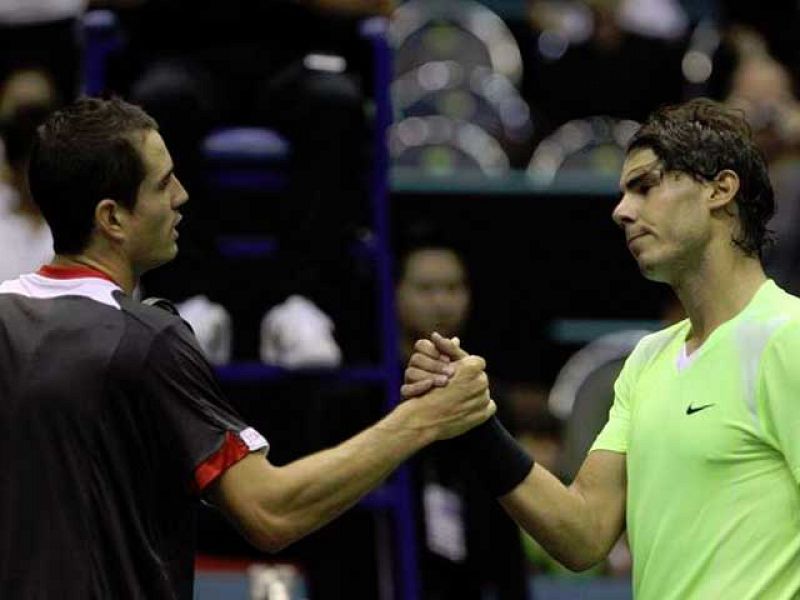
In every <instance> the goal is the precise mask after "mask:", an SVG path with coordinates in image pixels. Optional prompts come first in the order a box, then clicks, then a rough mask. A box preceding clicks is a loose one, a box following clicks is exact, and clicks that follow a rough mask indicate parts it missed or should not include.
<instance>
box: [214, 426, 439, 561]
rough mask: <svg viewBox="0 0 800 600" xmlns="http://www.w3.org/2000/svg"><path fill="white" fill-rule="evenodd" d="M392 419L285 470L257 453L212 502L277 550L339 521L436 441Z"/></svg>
mask: <svg viewBox="0 0 800 600" xmlns="http://www.w3.org/2000/svg"><path fill="white" fill-rule="evenodd" d="M391 417H392V416H391V415H390V416H389V417H387V419H384V421H382V422H380V423H379V424H378V425H376V426H374V427H371V428H370V429H367V430H365V431H363V432H361V433H359V434H358V435H356V436H355V437H353V438H351V439H349V440H347V441H346V442H344V443H342V444H340V445H339V446H336V447H334V448H331V449H328V450H323V451H321V452H318V453H315V454H312V455H309V456H307V457H304V458H302V459H299V460H297V461H294V462H292V463H289V464H288V465H285V466H282V467H276V466H274V465H272V464H270V463H269V462H268V461H267V460H266V459H265V458H264V457H263V456H262V455H260V454H251V455H249V456H247V457H245V458H244V459H243V460H241V461H240V462H238V463H237V464H235V465H234V466H233V467H231V468H230V469H228V470H227V471H226V472H225V473H224V474H223V475H222V476H221V477H220V480H219V482H218V483H217V484H216V486H215V489H214V490H212V495H211V498H212V500H213V501H214V503H215V504H216V505H217V506H218V507H219V508H220V509H221V510H222V511H223V512H224V513H225V514H226V515H227V516H228V518H229V519H230V520H231V521H233V523H234V524H235V525H236V526H237V528H238V529H239V530H240V531H241V532H242V534H243V535H244V536H245V537H247V539H248V540H249V541H250V542H251V543H252V544H253V545H254V546H256V547H258V548H260V549H262V550H265V551H267V552H277V551H278V550H280V549H281V548H284V547H285V546H287V545H289V544H291V543H292V542H294V541H296V540H297V539H299V538H301V537H303V536H304V535H306V534H307V533H310V532H311V531H313V530H314V529H317V528H318V527H321V526H322V525H324V524H325V523H327V522H329V521H331V520H332V519H334V518H336V517H337V516H338V515H340V514H341V513H342V512H344V511H345V510H347V509H348V508H349V507H350V506H352V505H353V504H354V503H355V502H356V501H358V499H359V498H361V497H362V496H363V495H364V494H366V493H367V492H368V491H370V490H371V489H373V488H374V487H376V486H377V485H378V484H380V482H381V481H383V480H384V479H385V478H386V477H387V476H388V475H389V474H390V473H391V472H392V471H393V470H394V469H395V468H397V466H398V465H399V464H400V463H401V462H402V461H403V460H405V459H406V458H408V457H409V456H410V455H411V454H413V453H414V452H415V451H416V450H418V449H420V448H422V447H423V446H424V445H426V444H427V443H429V442H431V441H432V438H431V437H430V434H429V433H428V432H424V431H413V430H409V429H407V428H403V427H398V426H397V425H395V424H393V423H392V418H391ZM395 420H396V419H395Z"/></svg>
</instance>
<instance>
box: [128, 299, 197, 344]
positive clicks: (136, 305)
mask: <svg viewBox="0 0 800 600" xmlns="http://www.w3.org/2000/svg"><path fill="white" fill-rule="evenodd" d="M116 299H117V301H118V302H119V305H120V308H121V309H122V311H123V313H125V315H126V316H127V317H128V319H129V321H131V322H133V323H134V324H135V326H136V327H138V328H140V329H142V330H143V331H145V332H147V333H148V334H149V335H150V336H152V337H158V336H159V335H161V334H162V333H164V332H166V331H170V330H175V331H180V330H181V329H186V330H187V331H188V332H191V328H190V327H189V325H188V324H187V323H186V322H185V321H184V320H183V319H181V317H180V314H179V313H178V309H177V308H175V305H174V304H172V302H170V301H169V300H165V299H163V298H148V299H146V300H144V301H141V302H140V301H138V300H135V299H133V298H131V297H129V296H126V295H124V294H122V293H120V294H117V295H116Z"/></svg>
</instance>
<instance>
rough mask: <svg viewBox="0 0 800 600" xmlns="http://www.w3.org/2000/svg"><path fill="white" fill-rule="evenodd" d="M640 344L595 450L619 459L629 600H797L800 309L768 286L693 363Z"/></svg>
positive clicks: (679, 353)
mask: <svg viewBox="0 0 800 600" xmlns="http://www.w3.org/2000/svg"><path fill="white" fill-rule="evenodd" d="M689 331H690V325H689V322H688V321H682V322H680V323H677V324H675V325H674V326H672V327H669V328H668V329H665V330H662V331H659V332H657V333H654V334H652V335H649V336H647V337H645V338H643V339H642V341H641V342H640V343H639V344H638V346H637V347H636V349H635V350H634V351H633V352H632V353H631V355H630V357H629V358H628V360H627V362H626V364H625V367H624V368H623V370H622V373H621V374H620V376H619V378H618V379H617V382H616V384H615V400H614V404H613V406H612V408H611V411H610V416H609V421H608V423H607V424H606V426H605V428H604V429H603V430H602V431H601V433H600V435H599V436H598V437H597V440H596V441H595V443H594V445H593V446H592V450H611V451H614V452H622V453H625V454H626V460H627V474H628V491H627V528H628V536H629V541H630V545H631V552H632V554H633V585H634V593H635V595H636V597H637V598H638V600H667V599H671V598H674V599H681V600H684V599H687V598H688V599H692V598H700V599H711V598H714V599H716V598H735V599H736V600H746V599H750V598H752V599H759V600H763V599H768V600H773V599H787V600H788V599H790V598H800V299H798V298H795V297H794V296H791V295H789V294H787V293H786V292H784V291H783V290H781V289H780V288H779V287H778V286H777V285H775V283H774V282H772V281H767V282H766V283H764V284H763V286H762V287H761V288H760V289H759V291H758V292H757V293H756V295H755V296H754V298H753V299H752V300H751V301H750V303H749V304H748V305H747V307H746V308H745V309H744V310H743V311H742V312H740V313H739V314H738V315H737V316H736V317H734V318H733V319H731V320H730V321H727V322H726V323H724V324H722V325H720V326H719V327H718V328H717V329H716V330H715V331H714V332H713V333H712V334H711V336H710V337H709V338H708V339H707V340H706V341H705V343H703V345H702V346H701V347H700V348H699V349H697V350H696V351H695V352H694V353H692V354H691V355H690V356H689V357H687V356H686V353H685V340H686V337H687V335H688V334H689Z"/></svg>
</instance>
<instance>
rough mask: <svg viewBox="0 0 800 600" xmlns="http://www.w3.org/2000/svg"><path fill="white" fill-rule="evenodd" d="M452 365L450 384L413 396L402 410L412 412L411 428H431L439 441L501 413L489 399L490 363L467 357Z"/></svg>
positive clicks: (409, 420) (450, 364)
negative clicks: (486, 368) (487, 368)
mask: <svg viewBox="0 0 800 600" xmlns="http://www.w3.org/2000/svg"><path fill="white" fill-rule="evenodd" d="M465 354H466V353H465ZM448 364H449V366H450V367H452V371H453V375H452V378H451V379H450V380H449V382H448V383H447V385H445V386H444V387H433V389H430V390H429V391H428V392H427V393H424V394H422V395H417V396H414V397H411V398H409V399H408V400H407V402H404V403H403V404H402V405H401V406H400V407H399V408H401V409H404V410H405V411H408V413H407V417H408V426H409V427H411V428H414V429H427V430H429V431H430V432H431V435H432V437H433V438H434V439H436V440H444V439H448V438H452V437H455V436H458V435H461V434H462V433H464V432H465V431H467V430H469V429H472V428H473V427H476V426H477V425H480V424H481V423H483V422H484V421H486V420H487V419H488V418H489V417H491V416H492V415H493V414H494V413H495V411H496V410H497V407H496V406H495V403H494V401H493V400H492V399H491V398H490V397H489V379H488V377H487V376H486V373H485V372H484V369H485V367H486V362H485V361H484V360H483V359H482V358H480V357H479V356H466V355H465V357H464V358H461V359H459V360H457V361H455V362H452V363H448Z"/></svg>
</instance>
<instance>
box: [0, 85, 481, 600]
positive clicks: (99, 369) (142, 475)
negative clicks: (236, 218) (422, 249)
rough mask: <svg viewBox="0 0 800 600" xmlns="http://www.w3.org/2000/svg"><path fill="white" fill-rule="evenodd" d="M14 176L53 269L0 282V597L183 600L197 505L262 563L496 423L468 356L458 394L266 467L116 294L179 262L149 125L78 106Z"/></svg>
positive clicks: (162, 167)
mask: <svg viewBox="0 0 800 600" xmlns="http://www.w3.org/2000/svg"><path fill="white" fill-rule="evenodd" d="M29 180H30V187H31V191H32V194H33V198H34V200H35V201H36V202H37V203H38V204H39V206H40V208H41V209H42V213H43V215H44V216H45V219H46V220H47V222H48V224H49V225H50V228H51V230H52V233H53V239H54V250H55V253H56V257H55V259H54V260H53V262H52V263H51V264H50V265H47V266H45V267H42V269H40V270H39V271H38V272H37V273H33V274H29V275H23V276H22V277H20V278H19V279H16V280H12V281H8V282H5V283H3V284H0V455H2V457H3V460H4V464H5V472H4V475H3V477H2V478H0V597H2V598H53V597H61V598H89V597H92V598H148V599H156V598H191V597H192V587H193V585H192V584H193V566H192V563H193V558H194V556H193V555H194V510H193V508H194V507H195V506H196V504H197V500H198V499H199V498H201V497H204V498H206V499H208V500H209V501H211V502H213V503H214V504H216V505H217V506H218V507H219V508H220V509H221V510H222V511H223V512H224V513H225V514H226V515H227V516H228V517H229V518H230V519H231V520H232V521H233V522H234V523H235V524H236V525H237V527H238V528H239V529H240V530H241V531H242V533H243V534H244V535H245V536H246V537H247V538H248V539H249V540H250V541H251V542H253V543H254V544H255V545H256V546H258V547H259V548H261V549H263V550H266V551H275V550H278V549H280V548H282V547H284V546H285V545H287V544H289V543H291V542H292V541H294V540H296V539H298V538H300V537H302V536H303V535H305V534H306V533H308V532H310V531H311V530H313V529H315V528H317V527H319V526H321V525H322V524H324V523H325V522H327V521H329V520H331V519H333V518H335V517H336V516H337V515H339V514H340V513H341V512H343V511H344V510H346V509H347V508H348V507H349V506H351V505H352V504H353V503H355V502H356V501H357V500H358V499H359V498H360V497H361V496H362V495H363V494H365V493H366V492H367V491H369V490H370V489H372V488H373V487H375V486H376V485H378V484H379V483H380V482H381V481H382V480H383V479H384V478H385V477H386V476H387V475H388V474H389V473H390V472H391V471H392V470H393V469H394V468H395V467H396V466H397V465H398V464H399V463H400V462H401V461H402V460H404V459H406V458H408V457H409V456H410V455H411V454H413V453H414V452H415V451H416V450H418V449H420V448H421V447H423V446H425V445H427V444H429V443H431V442H433V441H435V440H439V439H444V438H448V437H452V436H454V435H458V434H460V433H462V432H464V431H466V430H467V429H469V428H471V427H474V426H475V425H477V424H479V423H481V422H483V421H485V420H486V419H487V418H488V417H489V416H490V415H491V414H492V413H493V412H494V410H495V408H494V403H493V402H492V401H491V400H490V399H489V397H488V395H487V393H486V390H487V380H486V377H485V375H484V374H483V361H482V360H481V359H479V358H477V357H470V358H469V359H467V360H464V361H461V362H459V363H456V364H455V365H454V366H453V370H454V371H455V375H454V380H453V381H455V382H457V384H456V385H453V381H451V384H450V385H449V386H447V387H444V388H437V389H431V390H430V393H428V394H426V395H424V396H422V397H420V398H418V399H415V400H412V401H408V402H404V403H403V404H402V405H400V406H399V407H398V408H397V409H395V410H394V411H393V412H392V413H390V414H389V415H387V416H386V417H385V418H384V419H382V420H381V421H380V422H379V423H377V424H376V425H374V426H373V427H370V428H368V429H366V430H364V431H363V432H361V433H359V434H358V435H356V436H354V437H353V438H351V439H350V440H348V441H346V442H344V443H342V444H340V445H338V446H336V447H335V448H332V449H329V450H325V451H322V452H320V453H317V454H314V455H311V456H308V457H306V458H303V459H300V460H298V461H295V462H293V463H290V464H288V465H286V466H282V467H275V466H273V465H271V464H270V463H269V462H268V461H267V460H266V459H265V454H266V451H267V449H268V447H269V446H268V443H267V441H266V440H265V439H264V438H263V437H262V436H261V435H260V434H259V433H258V432H257V431H255V430H254V429H252V428H250V427H248V426H247V425H246V424H245V423H244V422H243V421H242V420H241V419H240V418H239V416H238V415H237V414H236V412H235V411H234V410H233V409H232V408H231V407H230V406H229V405H228V403H227V402H225V400H224V399H223V398H222V397H221V394H220V392H219V389H218V387H217V385H216V383H215V381H214V377H213V374H212V372H211V368H210V367H209V365H208V363H207V361H206V360H205V358H204V357H203V355H202V353H201V351H200V350H199V348H198V346H197V342H196V340H195V339H194V336H193V335H192V333H191V331H190V329H189V328H188V327H187V326H186V325H185V324H184V323H183V321H181V320H180V318H178V317H177V316H176V315H173V314H170V313H169V312H167V311H163V310H160V309H158V308H155V307H152V306H147V305H144V304H141V303H138V302H136V301H134V300H132V299H131V298H130V297H129V294H130V293H131V292H132V290H133V289H134V287H135V286H136V282H137V280H138V278H139V276H140V275H141V274H142V273H144V272H145V271H147V270H149V269H152V268H154V267H156V266H158V265H160V264H163V263H164V262H167V261H169V260H171V259H172V258H174V257H175V255H176V253H177V243H176V240H177V238H178V233H177V230H176V226H177V225H178V223H179V221H180V219H181V216H180V213H179V212H178V209H179V208H180V207H181V205H183V204H184V203H185V202H186V201H187V200H188V196H187V194H186V191H185V190H184V188H183V187H182V185H181V184H180V182H179V181H178V179H177V178H176V176H175V173H174V170H173V165H172V160H171V158H170V155H169V152H168V151H167V149H166V147H165V145H164V143H163V140H162V139H161V136H160V135H159V134H158V130H157V125H156V123H155V122H154V121H153V120H152V119H151V118H150V117H149V116H148V115H147V114H146V113H144V112H143V111H141V110H140V109H138V108H137V107H134V106H132V105H129V104H126V103H125V102H122V101H121V100H117V99H112V100H97V99H84V100H79V101H78V102H76V103H75V104H73V105H71V106H68V107H67V108H65V109H64V110H62V111H59V112H57V113H55V114H54V115H53V116H52V117H51V118H50V119H49V120H48V121H47V122H46V123H45V124H44V125H43V126H42V127H41V128H40V130H39V132H38V136H37V139H36V141H35V143H34V147H33V150H32V153H31V159H30V165H29ZM448 370H449V369H448ZM440 379H442V381H439V382H438V383H439V384H440V385H443V384H444V383H445V381H444V379H445V377H441V378H440ZM433 387H434V386H433V385H431V388H433Z"/></svg>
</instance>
